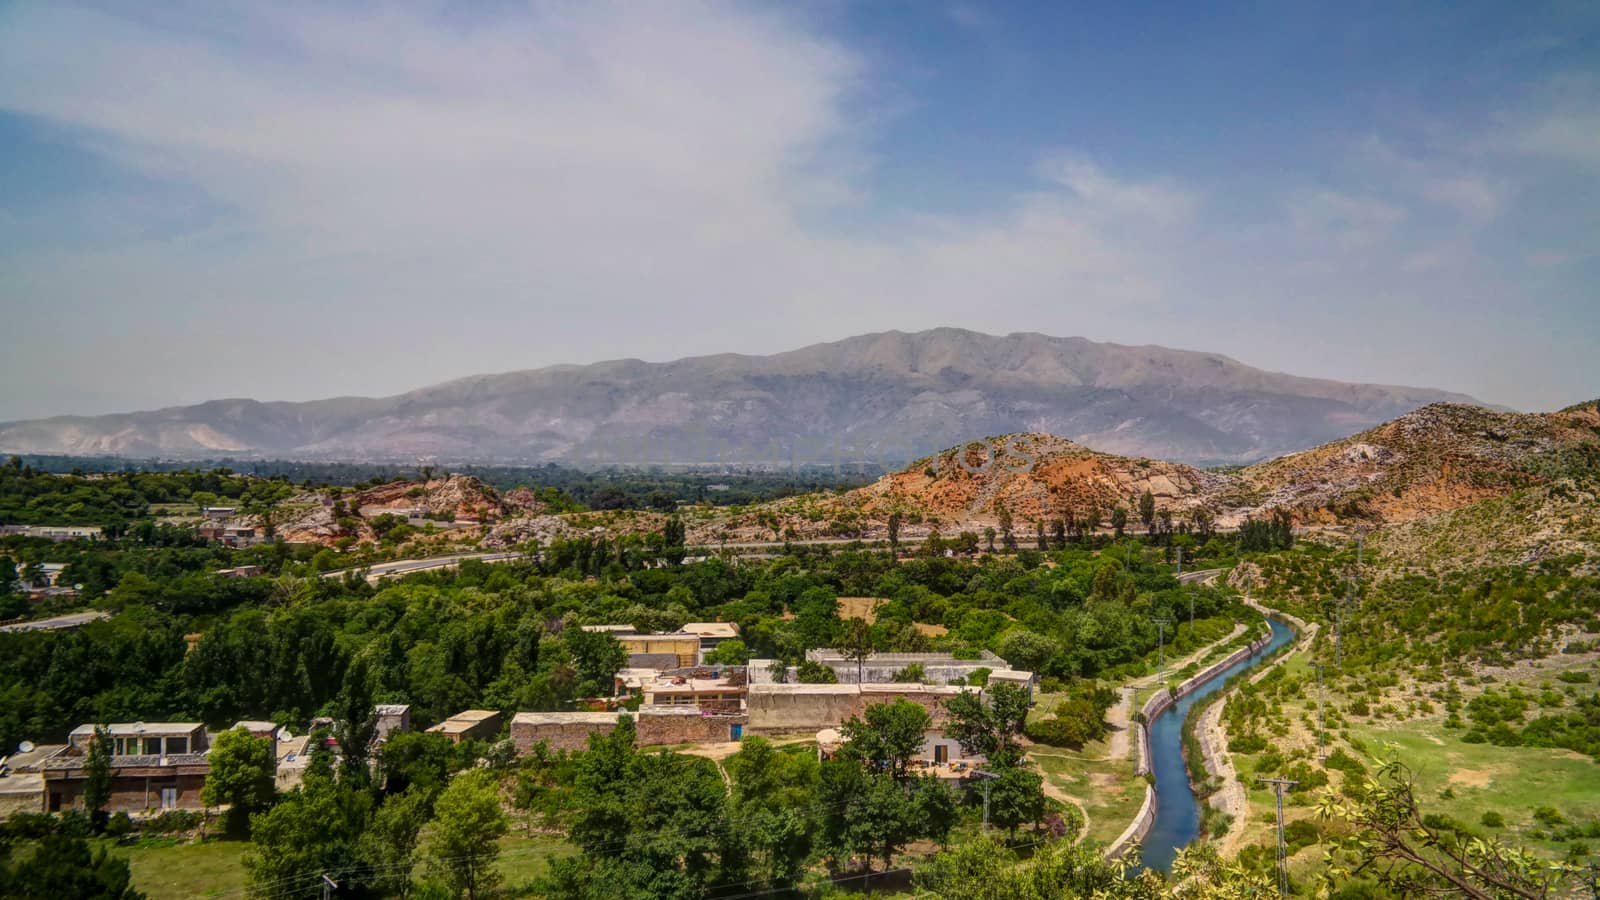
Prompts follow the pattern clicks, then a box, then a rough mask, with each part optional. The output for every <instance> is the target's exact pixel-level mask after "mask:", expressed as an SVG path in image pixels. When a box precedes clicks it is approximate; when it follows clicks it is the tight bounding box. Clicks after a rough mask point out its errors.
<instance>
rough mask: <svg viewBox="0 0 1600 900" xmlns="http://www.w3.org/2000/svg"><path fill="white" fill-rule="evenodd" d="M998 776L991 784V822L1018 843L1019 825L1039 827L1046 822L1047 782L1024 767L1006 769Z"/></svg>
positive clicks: (1002, 769)
mask: <svg viewBox="0 0 1600 900" xmlns="http://www.w3.org/2000/svg"><path fill="white" fill-rule="evenodd" d="M998 774H999V777H998V778H995V779H994V780H992V781H991V782H990V784H989V821H991V822H993V823H994V824H996V825H998V826H1000V827H1001V828H1004V829H1006V830H1007V831H1009V832H1010V833H1011V839H1012V840H1016V837H1017V827H1018V826H1019V825H1024V824H1028V823H1033V824H1038V822H1039V821H1040V820H1041V819H1043V818H1044V811H1045V797H1044V779H1042V778H1040V777H1039V773H1038V772H1035V771H1033V770H1032V769H1029V768H1027V767H1025V766H1022V765H1013V766H1005V767H1002V768H1001V769H1000V770H999V773H998Z"/></svg>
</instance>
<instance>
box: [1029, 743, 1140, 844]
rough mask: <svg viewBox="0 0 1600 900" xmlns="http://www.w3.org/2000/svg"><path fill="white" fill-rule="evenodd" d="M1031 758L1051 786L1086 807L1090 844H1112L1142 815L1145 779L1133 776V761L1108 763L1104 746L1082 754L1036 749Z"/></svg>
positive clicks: (1096, 745) (1089, 748) (1093, 746)
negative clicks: (1140, 809) (1135, 818)
mask: <svg viewBox="0 0 1600 900" xmlns="http://www.w3.org/2000/svg"><path fill="white" fill-rule="evenodd" d="M1028 755H1029V756H1030V757H1032V758H1033V760H1034V761H1035V762H1037V763H1038V764H1039V769H1040V771H1041V772H1043V773H1044V776H1045V778H1047V779H1049V780H1050V783H1051V784H1054V785H1055V786H1056V787H1057V788H1060V789H1061V791H1062V792H1063V793H1065V794H1067V795H1068V796H1070V797H1072V798H1073V799H1075V800H1077V801H1078V802H1079V804H1080V805H1081V806H1082V807H1083V810H1084V812H1086V813H1087V814H1088V816H1089V839H1090V840H1092V841H1097V842H1099V843H1102V844H1109V843H1111V842H1112V841H1114V840H1116V839H1117V836H1118V835H1120V834H1122V832H1123V830H1124V829H1126V828H1127V827H1128V823H1130V822H1132V821H1133V817H1134V816H1136V815H1138V814H1139V807H1140V805H1141V804H1143V803H1144V788H1145V782H1144V779H1142V778H1139V777H1137V776H1135V775H1134V774H1133V760H1131V759H1125V760H1118V761H1111V760H1108V759H1105V756H1106V745H1105V744H1104V743H1103V742H1096V743H1092V744H1088V745H1087V746H1085V747H1084V748H1083V753H1081V754H1080V753H1072V752H1070V751H1067V750H1053V749H1050V748H1045V747H1036V748H1034V749H1033V750H1032V751H1030V752H1029V754H1028Z"/></svg>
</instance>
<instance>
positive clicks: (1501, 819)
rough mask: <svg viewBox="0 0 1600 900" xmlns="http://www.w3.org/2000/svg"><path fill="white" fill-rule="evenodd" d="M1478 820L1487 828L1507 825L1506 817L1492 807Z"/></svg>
mask: <svg viewBox="0 0 1600 900" xmlns="http://www.w3.org/2000/svg"><path fill="white" fill-rule="evenodd" d="M1478 821H1479V822H1480V823H1481V824H1482V825H1483V827H1485V828H1504V827H1506V817H1505V816H1502V815H1500V814H1499V813H1497V812H1495V811H1494V810H1492V809H1491V810H1489V811H1488V812H1485V813H1484V814H1483V818H1481V819H1479V820H1478Z"/></svg>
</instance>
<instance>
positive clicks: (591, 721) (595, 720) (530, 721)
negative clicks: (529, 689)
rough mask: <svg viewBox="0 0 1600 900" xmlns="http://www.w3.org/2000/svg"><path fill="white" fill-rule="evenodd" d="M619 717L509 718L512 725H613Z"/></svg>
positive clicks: (537, 714)
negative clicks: (608, 723)
mask: <svg viewBox="0 0 1600 900" xmlns="http://www.w3.org/2000/svg"><path fill="white" fill-rule="evenodd" d="M619 715H621V714H620V713H615V712H519V713H517V714H516V715H514V716H512V717H511V724H513V725H580V724H582V725H603V724H605V723H607V722H610V723H615V722H616V721H617V717H618V716H619Z"/></svg>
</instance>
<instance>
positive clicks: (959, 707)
mask: <svg viewBox="0 0 1600 900" xmlns="http://www.w3.org/2000/svg"><path fill="white" fill-rule="evenodd" d="M944 705H945V709H946V711H948V712H949V714H950V722H949V724H948V725H946V726H945V734H948V735H949V736H951V737H953V738H955V739H956V740H957V741H959V742H960V743H961V746H962V748H963V749H965V750H966V751H967V752H968V753H979V754H982V755H983V756H984V757H985V758H987V759H988V760H989V763H990V764H991V765H994V766H1008V765H1013V764H1015V762H1016V761H1017V760H1018V759H1020V758H1021V756H1022V748H1021V745H1020V744H1019V743H1018V742H1017V735H1019V734H1021V733H1022V726H1023V725H1024V724H1025V723H1026V722H1027V719H1028V692H1027V691H1025V690H1024V689H1022V688H1020V687H1017V686H1016V685H1014V684H995V685H991V686H990V687H989V688H988V689H987V690H985V691H984V692H983V693H981V694H980V693H978V692H977V691H965V692H962V693H960V694H957V695H956V696H954V697H951V698H950V699H949V700H946V701H945V703H944Z"/></svg>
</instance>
